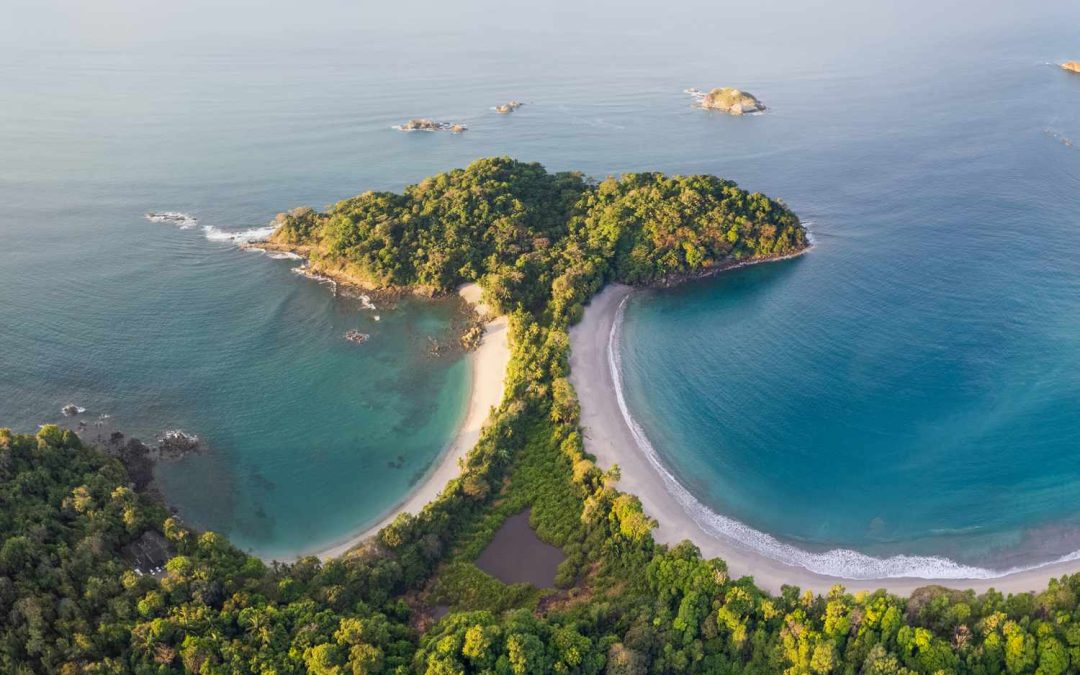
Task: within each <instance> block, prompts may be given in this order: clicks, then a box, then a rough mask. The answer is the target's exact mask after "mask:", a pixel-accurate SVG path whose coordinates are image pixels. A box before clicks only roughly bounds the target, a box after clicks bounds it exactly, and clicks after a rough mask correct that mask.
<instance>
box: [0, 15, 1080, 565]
mask: <svg viewBox="0 0 1080 675" xmlns="http://www.w3.org/2000/svg"><path fill="white" fill-rule="evenodd" d="M71 4H72V5H73V6H72V7H69V8H67V9H66V10H65V11H63V12H60V11H59V10H57V9H56V8H55V7H51V5H50V6H45V4H42V3H29V2H21V1H17V2H15V3H13V4H10V5H5V7H4V8H3V9H0V12H9V10H11V9H13V8H14V9H16V10H17V12H14V11H13V12H11V14H12V16H10V17H9V16H6V15H5V16H0V38H3V39H0V56H3V58H0V91H2V92H3V94H2V98H3V104H2V105H0V149H2V150H0V156H2V158H3V161H0V202H2V203H3V209H2V210H0V373H2V377H0V423H2V424H5V425H9V426H13V427H16V428H18V429H22V430H33V428H34V427H35V426H36V425H37V424H39V423H41V422H46V421H55V420H56V419H57V418H58V417H59V415H58V412H59V408H60V406H61V405H63V404H65V403H67V402H69V401H72V402H75V403H78V404H79V405H83V406H85V407H86V408H87V409H88V412H87V418H88V419H90V420H93V419H96V416H97V415H99V414H102V413H106V414H111V415H112V416H113V417H112V420H111V422H112V424H114V425H115V426H116V427H117V428H120V429H122V430H125V431H131V432H134V433H136V434H139V435H142V436H152V435H153V434H156V433H158V432H159V431H161V430H162V429H167V428H174V427H180V428H183V429H185V430H188V431H191V432H194V433H198V434H199V435H200V436H201V437H202V438H203V439H204V440H205V441H206V443H207V444H208V445H209V446H210V450H209V451H208V452H207V453H206V454H205V455H203V456H200V457H198V458H195V459H193V460H190V461H187V462H184V463H181V464H178V465H170V466H167V467H164V468H163V470H162V471H161V472H160V474H161V475H160V477H161V479H162V481H161V482H162V484H163V486H164V490H165V492H166V494H167V496H168V497H169V498H170V499H171V500H172V501H173V502H174V503H175V504H176V506H177V507H178V508H179V510H180V512H181V514H183V515H184V516H185V517H186V518H188V519H189V520H190V521H192V522H194V523H196V524H199V525H203V526H210V527H214V528H216V529H219V530H221V531H224V532H226V533H228V534H229V535H230V536H232V537H233V538H234V539H235V540H236V541H237V542H238V543H239V544H240V545H241V546H243V547H244V548H250V549H252V550H255V551H258V552H261V553H263V554H270V555H278V554H280V555H286V554H290V553H293V552H296V551H298V550H304V549H311V548H318V547H319V546H321V545H324V544H327V543H330V542H333V541H336V540H338V539H340V538H341V537H342V536H344V535H346V534H348V533H349V532H351V531H354V530H355V529H357V528H359V527H361V526H363V525H364V524H366V523H369V522H371V521H372V520H373V519H375V518H376V517H377V516H378V515H379V514H380V513H381V512H382V511H383V510H385V509H386V508H388V507H389V506H391V505H392V504H394V503H395V502H397V501H398V500H399V499H400V498H401V497H403V496H404V494H405V492H406V491H407V489H408V486H409V485H410V483H411V481H412V480H413V479H414V478H415V477H416V476H417V475H418V474H419V473H421V472H422V471H423V469H424V468H425V467H427V466H428V465H429V464H430V462H431V461H432V460H433V458H435V457H436V456H437V454H438V452H439V450H440V449H441V448H442V447H444V444H445V442H446V441H447V440H448V438H449V437H450V435H451V433H452V431H453V428H454V426H455V424H456V423H457V421H458V419H460V417H461V415H462V413H463V406H464V395H465V390H466V387H467V375H468V373H467V372H466V371H467V364H466V363H465V362H464V361H463V360H461V359H448V360H443V361H438V360H435V361H433V360H430V359H429V358H427V356H426V338H427V337H428V336H429V335H434V334H440V333H441V332H444V331H446V330H447V328H448V323H449V320H450V317H451V315H452V312H453V311H454V308H453V307H452V306H450V305H449V304H438V303H436V304H423V303H404V304H403V305H402V306H400V307H398V308H397V309H394V310H392V311H391V310H389V309H382V308H380V310H378V311H377V313H378V314H380V318H381V321H379V322H374V319H373V313H372V312H370V311H368V310H364V309H363V308H362V307H361V306H359V304H358V303H357V302H355V301H349V300H343V299H334V298H333V297H332V296H331V295H330V294H329V293H328V292H327V291H326V289H324V288H322V287H320V286H319V285H317V284H315V283H313V282H310V281H307V280H304V279H300V278H298V277H296V276H295V275H293V274H292V273H291V272H290V267H291V266H293V265H295V264H296V263H295V262H290V261H283V260H271V259H269V258H268V257H266V256H260V255H258V254H255V253H249V252H243V251H240V250H237V249H236V248H235V247H234V246H232V245H231V244H230V243H229V242H227V241H210V240H208V239H207V238H206V236H205V233H204V232H203V231H202V230H201V229H199V228H194V229H189V230H180V229H177V228H175V227H173V226H171V225H167V224H161V223H150V222H147V221H146V220H145V219H143V218H142V214H143V213H144V212H145V211H147V210H150V209H154V210H179V211H185V212H188V213H191V214H193V215H195V216H197V217H198V218H199V220H200V227H201V226H202V225H211V226H215V227H217V228H219V229H220V230H223V231H242V230H246V229H248V228H252V227H260V226H263V225H265V224H266V223H267V222H268V221H269V220H270V218H271V217H272V216H273V214H274V213H276V212H278V211H280V210H283V209H286V208H290V207H293V206H295V205H300V204H310V205H314V206H323V205H325V204H328V203H331V202H333V201H336V200H337V199H340V198H342V197H345V196H349V195H352V194H355V193H357V192H359V191H362V190H366V189H400V188H401V187H402V186H404V185H405V184H407V183H410V182H413V181H416V180H419V179H420V178H422V177H424V176H427V175H430V174H432V173H435V172H438V171H442V170H445V169H448V168H451V167H455V166H462V165H464V164H466V163H468V162H469V161H471V160H472V159H475V158H477V157H481V156H485V155H492V154H507V155H512V156H515V157H517V158H520V159H524V160H537V161H541V162H543V163H545V164H546V165H547V166H548V167H549V168H550V169H553V170H564V169H578V170H582V171H585V172H586V173H588V174H591V175H599V176H603V175H606V174H608V173H614V172H621V171H628V170H642V169H658V170H663V171H669V172H681V173H688V172H708V173H715V174H719V175H723V176H727V177H730V178H733V179H735V180H737V181H739V182H740V183H741V184H743V185H744V186H746V187H749V188H751V189H756V190H761V191H764V192H768V193H770V194H773V195H776V196H779V197H782V198H784V199H785V200H786V201H787V202H788V203H789V204H790V205H791V206H792V207H793V208H794V209H795V210H796V211H797V212H798V213H799V214H800V215H802V216H803V218H804V219H806V220H809V221H812V222H813V229H814V231H815V234H816V236H817V240H818V248H817V249H816V250H815V251H814V252H813V253H812V254H810V255H809V256H807V257H805V258H804V259H801V260H798V261H792V262H789V263H783V264H778V265H775V266H770V267H761V268H755V269H748V270H744V271H740V272H736V273H733V274H731V275H727V276H725V277H724V278H722V279H718V280H714V281H709V282H704V283H701V284H694V285H691V286H687V287H685V288H681V289H677V290H674V291H670V292H663V293H652V294H645V295H641V296H639V297H638V298H636V299H635V300H634V301H633V304H632V305H631V306H630V307H629V308H628V311H627V325H626V333H625V341H624V343H623V349H624V350H625V352H626V366H627V367H626V380H627V393H628V398H629V399H630V404H631V408H632V411H633V413H634V414H635V416H637V417H638V418H639V419H640V421H641V422H642V424H643V426H644V427H645V428H646V431H647V432H648V434H649V435H650V437H651V438H652V440H653V441H654V444H655V445H656V447H657V451H658V452H660V453H661V455H662V457H663V459H664V461H665V462H666V463H667V464H668V465H669V466H670V467H671V468H672V469H673V470H674V471H675V472H676V473H678V474H679V475H681V476H693V477H694V479H695V480H694V481H692V482H690V481H688V482H687V485H688V486H689V487H690V488H691V489H692V490H693V491H694V492H695V494H696V495H697V496H698V497H699V498H700V499H701V500H702V501H703V502H704V503H706V504H708V506H709V507H711V508H712V509H715V510H716V511H718V512H719V513H721V514H727V515H729V516H733V517H735V518H738V519H739V520H740V521H742V522H745V523H748V524H750V525H752V526H753V527H756V528H759V529H761V530H762V531H765V532H769V533H772V534H775V535H777V536H779V537H781V538H782V539H783V541H785V542H794V543H797V544H799V546H801V547H803V548H804V549H808V550H809V549H812V550H821V549H824V548H828V547H830V546H837V545H839V546H845V547H851V548H855V549H858V550H861V551H866V552H869V553H873V554H875V555H891V554H893V553H896V552H916V553H930V554H937V555H947V556H950V557H952V558H954V559H956V560H964V561H967V562H970V563H973V564H982V563H984V562H986V561H990V562H992V563H994V564H996V565H1007V564H1013V563H1014V562H1015V563H1016V564H1022V563H1026V562H1028V561H1030V560H1032V559H1048V558H1049V557H1053V556H1055V555H1058V554H1059V553H1061V552H1064V551H1067V550H1072V549H1075V548H1080V542H1077V541H1075V540H1076V539H1077V537H1076V536H1075V535H1074V532H1075V528H1074V522H1075V520H1076V515H1077V514H1076V510H1075V509H1074V508H1073V507H1072V505H1073V504H1075V503H1076V499H1075V498H1074V497H1075V489H1076V485H1077V483H1076V471H1075V470H1074V468H1073V465H1074V464H1075V462H1074V456H1075V451H1076V449H1077V448H1076V442H1075V440H1074V439H1075V438H1076V437H1077V434H1076V431H1077V426H1078V422H1077V419H1076V418H1077V415H1076V414H1075V410H1076V404H1077V401H1078V400H1080V399H1078V396H1077V394H1078V393H1080V392H1078V386H1077V380H1076V375H1075V374H1074V373H1076V372H1077V368H1076V366H1077V360H1078V357H1077V355H1078V353H1080V345H1078V344H1077V335H1078V332H1077V321H1080V319H1078V311H1077V310H1078V306H1077V297H1080V296H1078V293H1077V291H1078V290H1080V289H1078V287H1077V283H1078V281H1077V280H1078V278H1080V269H1078V264H1077V262H1076V259H1075V256H1073V255H1072V254H1071V253H1070V251H1071V250H1072V249H1073V248H1074V241H1075V239H1076V236H1077V233H1078V229H1080V223H1078V217H1077V214H1078V213H1080V210H1078V208H1077V206H1078V203H1077V200H1078V196H1077V192H1078V191H1077V189H1076V188H1077V180H1078V177H1080V152H1078V151H1077V149H1076V146H1075V145H1074V146H1072V147H1069V146H1067V145H1066V144H1065V143H1064V142H1063V141H1062V139H1069V138H1072V139H1080V117H1078V111H1080V106H1078V105H1077V103H1078V102H1080V78H1075V77H1073V78H1071V79H1070V76H1069V75H1068V74H1066V73H1063V72H1061V71H1060V70H1057V69H1055V68H1053V67H1051V66H1049V65H1047V63H1048V62H1051V61H1060V60H1064V59H1066V58H1077V57H1080V54H1077V50H1078V49H1080V48H1078V46H1077V45H1078V44H1080V41H1078V38H1080V36H1078V34H1077V31H1076V28H1075V27H1076V26H1077V25H1080V8H1077V7H1076V6H1075V3H1071V2H1046V3H1039V7H1037V8H1027V7H1013V6H1012V5H1011V4H1009V3H998V4H995V3H985V2H975V1H974V0H970V1H968V2H961V3H954V4H953V5H950V8H949V9H948V10H945V9H941V8H939V7H937V6H936V5H934V4H931V3H915V4H912V3H910V2H904V3H901V2H896V3H875V6H874V7H870V8H868V7H866V6H864V3H855V2H826V3H818V4H815V5H813V6H805V5H804V4H802V3H794V2H790V0H775V1H771V2H770V1H766V2H754V3H704V2H701V3H698V2H692V1H690V0H680V1H679V2H676V3H674V4H669V6H665V10H664V20H663V21H657V20H656V7H655V5H654V4H644V3H642V4H636V3H627V2H618V3H615V2H599V3H589V5H588V7H581V6H579V4H580V3H571V2H568V1H567V2H555V3H541V4H537V5H535V6H528V7H513V6H511V5H506V4H505V3H490V2H477V3H466V4H465V5H463V6H458V5H454V6H451V5H445V6H443V5H434V4H432V5H431V6H424V7H423V8H422V10H417V11H413V12H409V13H408V14H407V15H406V14H405V13H403V12H401V11H399V8H397V7H390V6H386V7H383V6H381V5H380V4H379V3H352V4H349V3H340V2H334V1H332V0H313V2H310V3H305V4H304V6H303V7H292V6H286V5H285V4H279V3H275V2H269V3H263V4H261V5H260V6H259V9H258V11H257V12H252V11H250V8H249V7H246V6H245V5H244V3H240V2H224V3H209V2H201V1H200V2H193V3H185V4H184V5H183V6H182V7H181V6H168V7H162V8H155V7H149V6H144V5H145V4H146V3H138V2H135V1H134V0H111V1H110V2H109V3H105V5H106V6H104V7H99V8H98V11H99V12H101V14H100V15H97V14H94V13H93V12H90V10H89V9H86V7H89V5H87V6H86V7H83V6H82V5H79V4H77V3H71ZM15 14H17V16H15ZM7 19H10V20H7ZM16 19H17V20H16ZM713 85H735V86H741V87H743V88H746V89H748V90H749V91H751V92H753V93H755V94H757V95H758V96H760V97H761V98H762V100H764V101H765V103H766V104H767V105H768V106H769V107H770V110H769V112H768V114H766V115H764V116H761V117H752V118H744V119H735V118H729V117H725V116H718V115H712V114H708V113H705V112H703V111H700V110H693V109H691V108H690V106H689V103H690V99H689V97H687V96H686V95H684V94H683V93H682V91H683V89H685V88H686V87H689V86H696V87H707V86H713ZM510 99H518V100H523V101H525V102H526V106H525V107H523V108H521V109H520V110H518V111H517V112H515V113H513V114H512V115H506V116H501V115H497V114H495V113H494V112H493V111H491V110H490V108H491V107H492V106H494V105H496V104H498V103H502V102H505V101H507V100H510ZM417 116H430V117H434V118H436V119H441V120H448V121H462V122H465V123H467V124H469V126H470V130H469V131H468V132H467V133H465V134H462V135H458V136H453V135H449V134H403V133H398V132H395V131H393V130H391V128H390V127H391V126H392V125H394V124H398V123H400V122H402V121H404V120H406V119H408V118H410V117H417ZM348 328H359V329H361V330H363V331H364V332H369V333H371V334H372V335H373V337H372V340H371V342H370V343H369V344H366V345H363V346H362V347H357V346H354V345H349V344H347V343H345V342H343V341H342V340H341V334H342V333H343V332H344V330H346V329H348ZM691 345H693V349H692V350H691V349H690V346H691ZM646 378H648V379H649V380H650V387H649V389H648V391H647V394H648V395H647V397H646V396H645V395H644V394H645V393H646V390H645V388H644V387H643V386H642V382H643V380H644V379H646ZM399 456H401V457H403V458H404V461H403V462H402V463H401V464H402V468H400V469H397V468H391V467H390V464H394V465H395V466H396V465H397V464H398V461H397V460H398V457H399ZM736 471H738V473H737V474H736V473H735V472H736ZM735 476H738V480H734V477H735ZM952 532H960V534H942V533H952ZM1002 546H1004V547H1006V548H1005V549H1002ZM1017 561H1018V562H1017Z"/></svg>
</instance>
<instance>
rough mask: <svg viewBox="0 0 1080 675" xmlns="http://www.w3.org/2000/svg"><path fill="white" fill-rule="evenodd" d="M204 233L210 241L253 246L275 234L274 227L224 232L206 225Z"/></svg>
mask: <svg viewBox="0 0 1080 675" xmlns="http://www.w3.org/2000/svg"><path fill="white" fill-rule="evenodd" d="M203 232H204V233H205V234H206V238H207V239H208V240H209V241H222V242H230V243H233V244H253V243H255V242H258V241H265V240H267V239H268V238H269V237H270V235H271V234H273V233H274V226H273V225H267V226H265V227H253V228H251V229H248V230H223V229H221V228H219V227H215V226H213V225H204V226H203Z"/></svg>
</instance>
